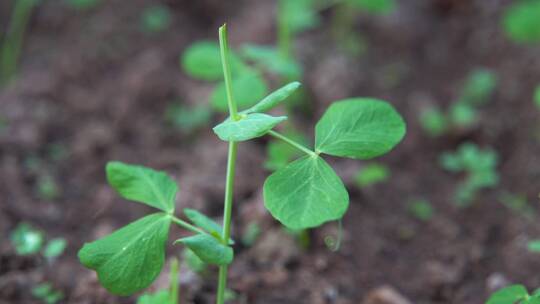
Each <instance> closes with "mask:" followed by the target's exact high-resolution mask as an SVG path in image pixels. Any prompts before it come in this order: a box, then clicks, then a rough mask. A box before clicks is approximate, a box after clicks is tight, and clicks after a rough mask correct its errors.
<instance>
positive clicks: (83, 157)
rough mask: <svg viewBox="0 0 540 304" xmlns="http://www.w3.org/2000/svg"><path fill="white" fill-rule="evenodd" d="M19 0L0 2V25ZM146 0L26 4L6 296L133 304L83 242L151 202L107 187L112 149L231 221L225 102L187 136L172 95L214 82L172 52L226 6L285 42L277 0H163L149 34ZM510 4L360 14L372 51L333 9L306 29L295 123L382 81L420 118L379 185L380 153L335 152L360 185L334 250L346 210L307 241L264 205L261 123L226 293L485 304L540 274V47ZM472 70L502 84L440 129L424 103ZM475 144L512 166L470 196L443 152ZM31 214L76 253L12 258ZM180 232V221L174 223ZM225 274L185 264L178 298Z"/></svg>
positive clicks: (2, 167)
mask: <svg viewBox="0 0 540 304" xmlns="http://www.w3.org/2000/svg"><path fill="white" fill-rule="evenodd" d="M11 2H12V1H2V3H0V20H1V23H2V24H1V25H2V27H1V28H5V27H4V26H5V25H6V24H7V20H8V19H9V14H10V10H11V6H10V4H11ZM152 2H153V1H149V0H132V1H129V5H126V4H127V3H126V1H122V0H110V1H103V2H102V4H100V5H99V6H98V7H96V8H94V9H90V10H87V11H75V10H73V9H72V8H69V7H67V6H66V5H65V4H64V3H63V2H61V1H45V2H44V3H43V4H42V5H40V6H39V8H38V9H37V10H36V12H35V14H34V15H33V17H32V19H31V22H30V24H29V28H28V32H27V35H26V40H25V44H24V49H23V53H22V57H21V62H20V66H19V74H18V77H17V79H16V81H14V82H12V83H11V84H10V85H9V86H7V87H4V88H3V89H1V90H0V115H1V117H2V118H3V120H4V121H5V122H6V127H4V128H3V129H2V130H1V131H0V233H1V234H0V236H1V239H0V303H25V304H28V303H30V304H31V303H41V302H39V301H38V300H36V299H35V298H33V297H32V295H31V292H30V291H31V289H32V288H33V287H34V286H36V285H37V284H39V283H43V282H50V283H51V284H52V285H53V286H54V288H55V289H58V290H60V291H62V292H63V293H64V294H65V298H64V300H63V301H62V302H61V303H134V302H135V301H136V296H133V297H130V298H125V297H124V298H122V297H116V296H113V295H110V294H109V293H107V291H106V290H105V289H103V288H102V287H101V286H100V285H99V283H98V281H97V277H96V275H95V273H94V272H92V271H90V270H87V269H85V268H84V267H83V266H81V265H80V264H79V262H78V260H77V251H78V249H79V248H80V247H81V246H82V244H83V243H84V242H88V241H91V240H93V239H95V238H98V237H100V236H103V235H105V234H107V233H110V232H111V231H113V230H114V229H117V228H119V227H121V226H123V225H126V224H127V223H129V222H130V221H132V220H134V219H137V218H139V217H141V216H143V215H144V214H147V213H148V212H150V211H151V209H150V208H147V207H145V206H143V205H140V204H134V203H130V202H126V201H125V200H123V199H121V198H119V196H118V195H116V194H115V193H114V192H113V190H112V189H111V188H110V187H109V186H108V185H107V183H106V178H105V174H104V165H105V164H106V162H107V161H110V160H121V161H124V162H129V163H138V164H143V165H146V166H150V167H153V168H156V169H161V170H166V171H167V172H168V173H170V174H171V175H172V176H174V178H175V179H176V180H177V181H178V184H179V187H180V194H179V196H178V198H177V209H178V210H180V209H181V208H184V207H190V208H195V209H198V210H200V211H202V212H204V213H206V214H208V215H210V216H212V217H215V218H216V219H219V216H220V214H221V211H222V199H223V198H222V196H223V189H224V182H225V166H226V158H227V144H226V143H224V142H221V141H220V140H219V139H218V138H217V137H216V136H215V135H214V134H213V133H212V130H211V126H212V125H213V124H214V123H217V122H219V121H220V120H222V119H223V118H224V117H223V116H222V115H219V114H216V115H214V117H213V121H212V124H211V125H209V126H206V127H203V128H200V129H199V130H196V131H193V132H185V131H182V130H179V129H178V128H175V127H174V126H172V125H171V124H170V123H168V122H167V121H166V119H165V112H166V110H167V108H168V106H169V105H170V104H171V103H175V102H176V103H184V104H190V105H194V104H204V103H206V101H207V99H208V94H209V93H210V91H211V89H212V85H211V84H208V83H205V82H200V81H196V80H193V79H190V78H189V77H188V76H187V75H185V74H184V73H183V72H182V70H181V69H180V66H179V63H178V59H179V55H180V54H181V52H182V51H183V50H184V49H185V48H186V47H187V46H188V45H189V44H190V43H192V42H193V41H196V40H200V39H212V40H215V41H217V28H218V27H219V25H221V24H222V23H223V22H227V23H228V24H229V31H230V38H231V44H232V45H233V46H239V45H240V44H242V43H244V42H250V43H262V44H265V43H266V44H270V43H273V42H274V40H275V39H274V37H275V1H269V0H256V1H253V0H249V1H248V0H245V1H221V0H199V1H172V0H170V1H163V4H165V5H167V6H169V8H170V9H171V11H172V13H173V23H172V25H171V27H170V28H169V29H168V30H166V31H164V32H161V33H155V34H149V33H145V32H143V31H141V28H140V26H139V18H140V16H141V14H142V11H143V10H144V9H145V8H146V7H148V6H149V5H151V4H152ZM509 2H510V1H506V0H501V1H484V0H474V1H457V0H433V1H420V0H407V1H400V2H399V8H398V10H397V11H395V12H393V13H392V14H391V15H388V16H378V17H377V16H369V15H366V14H362V13H359V14H358V16H357V17H358V18H357V19H356V21H355V22H354V24H353V29H354V31H356V33H357V35H361V36H362V37H363V39H364V40H365V41H366V45H367V47H366V50H365V51H364V52H363V53H362V54H361V55H356V56H351V55H350V54H349V53H347V52H346V51H344V50H343V49H340V48H339V47H337V45H338V44H337V43H336V42H335V39H336V38H335V37H334V36H333V35H332V30H331V28H332V22H333V16H334V13H335V9H333V8H327V9H324V10H323V11H321V24H320V26H318V27H317V28H315V29H313V30H309V31H307V32H304V33H302V34H300V35H298V37H297V39H296V41H295V47H296V53H297V57H298V58H299V60H300V61H301V62H302V64H303V66H304V77H303V79H302V80H301V81H302V83H303V84H304V88H305V91H306V95H307V99H306V100H307V104H308V106H307V108H308V110H307V111H305V110H304V111H301V110H298V111H297V112H298V113H296V114H295V116H294V117H295V118H294V120H295V123H296V124H297V125H298V126H299V128H300V129H301V130H303V131H304V132H305V133H306V134H307V135H308V136H310V137H311V136H312V134H313V125H314V123H315V122H316V121H317V119H318V118H319V117H320V116H321V114H322V113H323V112H324V110H325V109H326V107H327V106H328V105H329V104H330V103H331V102H332V101H334V100H339V99H342V98H345V97H353V96H372V97H376V98H380V99H384V100H388V101H389V102H391V103H392V104H393V105H394V106H395V107H396V108H397V109H398V111H399V112H400V113H402V115H403V116H404V118H405V120H406V122H407V129H408V132H407V135H406V137H405V139H404V141H403V142H402V143H401V144H400V145H398V147H397V148H396V149H395V150H393V151H392V152H391V153H389V154H388V155H387V156H384V157H382V158H380V159H378V161H379V162H381V163H384V164H385V165H387V166H389V168H390V170H391V177H390V179H389V180H388V181H387V182H384V183H381V184H377V185H374V186H370V187H364V188H360V187H358V186H357V185H356V184H355V182H354V176H355V174H356V173H357V172H358V170H361V169H362V168H363V167H364V166H365V165H366V164H368V163H369V162H365V161H354V160H346V159H337V158H328V161H329V162H330V163H331V165H332V166H333V167H334V168H335V169H336V171H337V172H338V174H339V175H340V176H342V177H343V179H344V181H345V182H346V184H347V187H348V189H349V192H350V197H351V204H350V208H349V211H348V213H347V214H346V216H345V217H344V219H343V229H344V230H343V240H342V245H341V248H340V249H339V250H338V251H335V252H334V251H331V250H330V249H329V248H328V246H326V245H325V238H327V237H329V236H330V237H332V236H335V235H336V234H337V231H338V224H337V223H328V224H326V225H324V226H323V227H321V228H318V229H314V230H311V231H308V232H306V233H304V235H303V236H301V237H295V236H294V235H293V234H291V233H288V232H286V231H285V230H284V229H283V228H282V227H280V225H279V224H278V223H277V222H275V221H274V220H273V219H272V218H271V217H270V215H269V214H268V213H267V212H266V211H265V209H264V206H263V200H262V185H263V182H264V179H265V177H266V176H267V175H268V174H270V172H269V171H267V170H266V169H264V166H263V164H264V161H265V158H266V148H265V147H266V145H267V143H268V139H267V138H262V139H258V140H255V141H251V142H246V143H241V144H240V146H239V161H238V168H237V182H236V189H235V205H234V216H233V217H234V223H233V236H234V238H235V239H237V240H240V239H241V238H242V235H243V234H244V233H245V231H246V230H247V229H248V226H249V224H250V223H257V224H258V225H259V226H260V227H261V230H262V234H261V235H260V237H259V238H257V239H256V241H255V243H254V244H253V245H251V246H246V245H242V243H241V242H237V245H235V252H236V258H235V261H234V263H233V264H232V266H231V268H230V274H229V277H230V280H229V287H230V288H231V289H232V290H233V291H234V292H235V293H236V297H235V300H233V301H232V302H234V303H260V304H270V303H310V304H318V303H342V304H345V303H360V304H361V303H364V304H370V303H371V304H373V303H391V304H402V303H406V302H403V301H404V300H403V299H409V301H410V302H411V303H456V304H457V303H459V304H478V303H483V302H484V301H485V299H486V297H487V296H488V295H489V294H490V293H491V292H492V291H493V290H495V289H497V288H500V287H501V286H504V285H506V284H509V283H523V284H525V285H526V286H527V287H529V288H536V287H538V286H540V276H539V275H538V273H539V270H540V256H539V255H538V254H534V253H531V252H528V251H527V242H528V241H530V240H533V239H535V238H540V227H539V225H538V224H537V211H536V210H537V202H538V192H539V188H538V185H539V182H540V162H539V161H538V155H540V124H539V121H538V117H539V116H540V111H538V110H537V109H536V108H535V107H534V104H533V102H532V92H533V88H534V87H535V85H536V84H537V83H539V82H540V56H538V55H539V54H540V49H539V48H538V47H523V46H518V45H515V44H513V43H511V42H510V41H508V39H507V38H506V37H505V36H504V33H503V31H502V29H501V27H500V19H501V16H502V14H503V12H504V9H505V8H506V7H507V6H508V4H509ZM478 67H485V68H488V69H491V70H492V71H493V72H495V73H496V74H497V76H498V79H499V84H498V86H497V88H496V90H495V93H494V94H493V96H492V97H491V98H490V100H489V102H488V103H486V104H485V105H483V106H482V107H481V108H480V110H479V118H478V119H477V121H476V123H475V125H474V126H473V127H471V128H467V129H463V130H452V131H451V132H449V133H448V134H445V135H442V136H440V137H437V138H433V137H430V136H428V135H427V133H426V132H425V131H424V130H423V129H422V128H421V127H420V125H419V123H418V118H419V113H420V112H421V111H422V110H423V109H425V108H426V107H428V106H430V105H438V106H439V107H442V108H446V107H448V105H449V104H451V102H452V101H454V100H455V99H456V98H457V96H458V95H459V90H460V88H461V87H462V85H463V80H464V79H465V78H466V76H467V75H468V73H469V72H470V71H472V70H473V69H475V68H478ZM278 85H279V83H277V82H273V83H272V87H273V88H276V87H277V86H278ZM278 112H279V111H278ZM467 141H470V142H475V143H477V144H478V145H480V146H481V147H491V148H493V149H495V150H496V151H497V153H498V155H499V164H498V166H497V170H498V172H499V174H500V182H499V185H498V186H497V187H495V188H493V189H488V190H485V191H482V192H480V193H479V194H478V195H477V196H476V198H475V200H474V202H473V203H472V204H471V206H470V207H467V208H459V207H457V206H456V204H455V202H454V201H455V200H454V195H455V191H456V188H457V186H458V185H459V183H460V182H462V181H463V179H464V178H465V176H464V175H460V174H453V173H449V172H447V171H445V170H444V169H442V167H441V166H440V165H439V161H438V159H439V157H440V155H441V153H443V152H445V151H451V150H455V149H456V148H457V147H458V146H459V145H460V144H461V143H463V142H467ZM44 177H47V178H49V179H52V180H53V181H55V183H56V185H57V186H58V191H59V192H58V195H56V196H54V197H53V198H50V197H44V195H43V194H40V191H39V187H40V181H41V180H42V179H43V178H44ZM504 192H510V193H516V194H520V195H524V196H526V198H527V199H528V201H529V203H530V204H531V206H532V207H533V209H532V211H531V212H529V213H528V214H523V213H521V212H516V211H513V210H511V209H509V208H507V207H506V206H505V205H503V204H502V203H501V202H500V196H501V193H504ZM417 198H424V199H427V200H429V201H430V202H431V204H432V206H433V208H434V215H433V217H432V218H431V219H430V220H428V221H421V220H419V219H417V218H415V217H413V216H412V215H411V213H410V212H409V209H408V204H409V202H410V201H411V200H414V199H417ZM20 222H27V223H30V224H31V225H33V226H34V227H36V228H38V229H40V230H42V231H43V232H44V233H45V234H46V235H47V237H48V238H53V237H62V238H65V239H66V240H67V241H68V247H67V249H66V251H65V252H64V254H63V255H61V256H60V257H58V258H56V259H54V260H46V259H44V258H42V257H40V256H39V255H35V256H18V255H17V254H16V253H15V250H14V248H13V246H12V245H11V242H10V241H9V234H10V232H11V231H13V229H15V227H16V226H17V224H19V223H20ZM183 235H186V233H185V232H184V231H181V230H179V229H176V228H173V229H172V230H171V238H177V237H180V236H183ZM168 251H169V256H174V255H177V256H180V254H179V253H180V252H181V248H180V247H178V246H174V247H173V246H172V245H171V246H170V248H168ZM169 262H170V261H169ZM167 280H168V267H165V268H164V271H163V272H162V274H161V276H160V277H159V279H158V280H157V282H156V283H155V284H154V285H152V287H151V288H150V289H151V290H156V289H158V288H163V287H166V286H167ZM215 286H216V270H215V269H213V268H210V269H208V270H207V272H206V273H204V274H195V273H193V272H192V271H191V270H189V269H187V268H186V267H185V266H182V273H181V298H182V302H181V303H213V301H214V291H215ZM380 288H384V290H386V291H388V290H392V291H393V292H395V293H399V294H401V297H402V298H403V299H401V300H393V301H392V302H377V300H375V299H376V298H377V297H384V295H381V294H385V292H381V289H380ZM399 301H402V302H399Z"/></svg>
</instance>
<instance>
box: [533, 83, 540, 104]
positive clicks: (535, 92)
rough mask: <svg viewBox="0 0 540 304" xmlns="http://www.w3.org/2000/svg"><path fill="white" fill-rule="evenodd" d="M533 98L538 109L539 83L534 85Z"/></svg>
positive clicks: (539, 100)
mask: <svg viewBox="0 0 540 304" xmlns="http://www.w3.org/2000/svg"><path fill="white" fill-rule="evenodd" d="M533 100H534V104H535V105H536V107H537V108H538V109H539V110H540V85H538V86H536V88H535V90H534V97H533Z"/></svg>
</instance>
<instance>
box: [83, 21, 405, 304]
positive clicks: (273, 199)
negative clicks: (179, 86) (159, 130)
mask: <svg viewBox="0 0 540 304" xmlns="http://www.w3.org/2000/svg"><path fill="white" fill-rule="evenodd" d="M219 41H220V44H219V45H220V57H221V63H222V68H223V75H224V79H225V83H224V86H225V90H226V96H227V105H228V109H229V117H228V118H227V119H226V120H224V121H223V122H222V123H220V124H218V125H217V126H216V127H214V132H215V133H216V135H217V136H218V137H219V138H220V139H222V140H224V141H226V142H228V144H229V153H228V159H227V174H226V183H225V195H224V197H225V198H224V212H223V227H221V226H220V225H219V224H217V223H216V222H214V221H213V220H212V219H210V218H209V217H207V216H205V215H204V214H202V213H200V212H198V211H196V210H193V209H184V215H185V216H186V217H187V220H182V219H180V218H178V217H176V216H175V209H176V208H175V199H176V194H177V192H178V187H177V185H176V183H175V182H174V181H173V179H172V178H170V177H169V176H168V175H167V174H165V173H164V172H159V171H154V170H152V169H149V168H145V167H141V166H137V165H128V164H124V163H121V162H116V161H115V162H110V163H108V164H107V167H106V172H107V179H108V181H109V183H110V184H111V186H112V187H113V188H114V189H116V191H117V192H118V193H119V194H120V195H121V196H122V197H123V198H125V199H128V200H131V201H135V202H138V203H143V204H146V205H148V206H151V207H153V208H155V209H158V210H159V211H158V212H155V213H152V214H150V215H147V216H145V217H143V218H141V219H139V220H136V221H134V222H132V223H130V224H128V225H127V226H125V227H123V228H121V229H119V230H117V231H115V232H113V233H112V234H110V235H108V236H105V237H104V238H102V239H99V240H96V241H94V242H92V243H87V244H85V245H84V246H83V248H82V249H81V250H80V251H79V259H80V261H81V263H82V264H83V265H85V266H86V267H88V268H90V269H93V270H95V271H96V272H97V275H98V279H99V281H100V282H101V284H102V285H103V286H105V288H107V289H108V290H109V291H110V292H112V293H114V294H118V295H130V294H133V293H135V292H137V291H139V290H142V289H144V288H146V287H148V286H149V285H150V284H151V283H152V282H153V281H154V280H155V279H156V277H157V276H158V275H159V273H160V272H161V269H162V267H163V264H164V261H165V246H166V244H167V240H168V237H169V226H170V224H171V223H173V224H177V225H179V226H180V227H182V228H184V229H185V230H187V231H189V232H192V233H194V235H192V236H188V237H184V238H181V239H178V240H177V241H175V242H174V244H181V245H184V246H185V247H187V248H189V249H190V250H192V251H193V252H194V253H195V254H196V255H197V256H198V257H199V258H200V259H201V260H202V261H203V262H205V263H207V264H211V265H218V266H219V279H218V288H217V297H216V298H217V303H218V304H222V303H224V301H225V294H226V292H225V291H226V282H227V271H228V265H229V264H230V263H231V262H232V261H233V256H234V253H233V248H232V247H231V245H232V244H234V241H233V240H232V239H231V223H232V207H233V197H234V196H233V190H234V176H235V169H236V166H235V164H236V158H237V151H238V144H239V142H241V141H247V140H251V139H254V138H258V137H261V136H263V135H266V134H268V135H270V136H273V137H275V138H277V139H279V140H282V141H284V142H286V143H288V144H290V145H291V146H293V147H295V148H296V149H298V150H300V151H301V152H302V153H303V154H305V155H304V156H303V157H300V158H299V159H297V160H295V161H293V162H291V163H289V164H288V165H287V166H285V167H283V168H281V169H279V170H277V171H275V172H274V173H272V174H271V175H270V176H269V177H268V178H267V179H266V181H265V183H264V186H263V196H264V205H265V207H266V209H268V211H269V212H270V214H271V215H272V216H273V217H274V218H276V219H277V220H278V221H280V222H281V223H282V224H283V225H285V226H286V227H287V228H289V229H293V230H301V229H307V228H313V227H317V226H320V225H322V224H324V223H326V222H329V221H335V220H339V219H341V218H342V217H343V216H344V214H345V212H346V211H347V208H348V205H349V194H348V192H347V190H346V189H345V186H344V184H343V182H342V181H341V179H340V178H339V177H338V175H337V174H336V173H335V172H334V170H333V169H332V167H330V165H329V164H328V163H327V162H326V161H325V160H324V159H323V158H322V156H321V155H322V154H323V155H324V154H326V155H331V156H337V157H346V158H352V159H371V158H374V157H377V156H380V155H382V154H385V153H387V152H389V151H390V150H392V149H393V148H394V147H395V146H396V145H397V144H398V143H399V142H400V141H401V139H402V138H403V137H404V135H405V123H404V121H403V119H402V118H401V116H400V115H399V114H398V112H396V110H395V109H394V108H393V107H392V106H391V105H390V104H388V103H386V102H384V101H380V100H376V99H372V98H350V99H346V100H341V101H336V102H334V103H333V104H332V105H331V106H330V107H329V108H328V109H327V111H326V112H325V113H324V115H323V116H322V118H321V119H320V120H319V121H318V122H317V124H316V126H315V149H314V150H312V149H309V148H307V147H305V146H303V145H301V144H299V143H297V142H296V141H294V140H292V139H290V138H288V137H286V136H285V135H283V134H280V133H278V132H276V131H273V130H272V129H273V128H274V127H275V126H277V125H278V124H279V123H281V122H283V121H285V120H286V119H287V117H285V116H281V117H274V116H270V115H268V114H265V112H266V111H268V110H270V109H272V108H274V107H276V106H278V105H279V104H280V103H282V102H283V101H284V100H285V99H286V98H287V97H288V96H289V95H290V94H291V93H292V92H293V91H294V90H295V89H296V88H298V86H299V84H298V83H292V84H289V85H286V86H284V87H283V88H281V89H278V90H277V91H275V92H273V93H272V94H270V95H269V96H267V97H265V98H264V99H262V100H261V101H260V102H259V103H257V104H255V105H254V106H252V107H250V108H248V109H247V110H244V111H241V112H238V108H237V107H238V104H237V102H236V99H235V97H236V96H238V95H235V93H234V90H235V89H236V87H235V86H234V85H233V79H232V77H231V70H232V64H231V60H230V50H229V47H228V42H227V27H226V25H223V26H222V27H220V29H219ZM209 60H212V58H209ZM214 76H217V75H214Z"/></svg>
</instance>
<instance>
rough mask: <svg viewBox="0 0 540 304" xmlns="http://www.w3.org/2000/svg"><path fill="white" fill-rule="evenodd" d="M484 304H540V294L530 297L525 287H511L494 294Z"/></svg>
mask: <svg viewBox="0 0 540 304" xmlns="http://www.w3.org/2000/svg"><path fill="white" fill-rule="evenodd" d="M486 304H540V292H539V290H538V289H537V290H536V291H534V292H533V294H532V295H531V294H529V292H528V291H527V288H525V286H523V285H511V286H508V287H504V288H502V289H499V290H497V291H496V292H494V293H493V294H492V295H491V296H490V297H489V299H488V300H487V302H486Z"/></svg>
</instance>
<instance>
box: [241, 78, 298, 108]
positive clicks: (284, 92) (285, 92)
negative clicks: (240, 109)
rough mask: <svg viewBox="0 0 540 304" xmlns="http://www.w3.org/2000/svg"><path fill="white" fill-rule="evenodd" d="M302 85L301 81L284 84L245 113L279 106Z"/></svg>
mask: <svg viewBox="0 0 540 304" xmlns="http://www.w3.org/2000/svg"><path fill="white" fill-rule="evenodd" d="M300 86H301V84H300V82H298V81H295V82H291V83H289V84H286V85H284V86H283V87H281V88H279V89H277V90H275V91H274V92H272V93H270V95H268V96H266V97H265V98H264V99H263V100H261V101H259V102H258V103H257V104H256V105H254V106H253V107H251V108H249V109H247V110H246V111H245V113H262V112H266V111H268V110H271V109H273V108H275V107H276V106H278V105H279V104H280V103H281V102H282V101H284V100H285V99H286V98H287V97H289V96H290V95H291V94H292V93H294V91H296V90H297V89H298V88H299V87H300Z"/></svg>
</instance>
